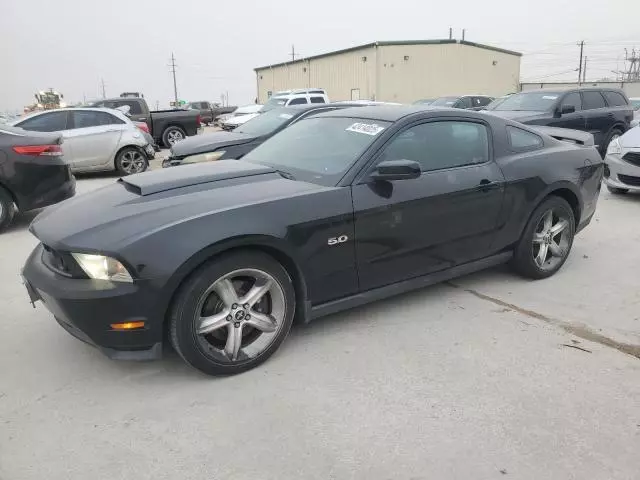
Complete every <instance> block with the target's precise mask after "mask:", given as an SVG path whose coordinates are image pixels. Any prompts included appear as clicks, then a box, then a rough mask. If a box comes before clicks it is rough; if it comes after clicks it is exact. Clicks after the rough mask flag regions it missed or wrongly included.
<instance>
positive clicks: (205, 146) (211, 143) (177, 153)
mask: <svg viewBox="0 0 640 480" xmlns="http://www.w3.org/2000/svg"><path fill="white" fill-rule="evenodd" d="M255 138H256V137H255V136H253V135H247V134H245V133H240V132H213V133H205V134H202V135H195V136H193V137H189V138H186V139H184V140H182V141H181V142H178V143H176V144H175V145H174V146H173V147H171V156H173V157H184V156H187V155H194V154H196V153H206V152H213V151H214V150H218V149H220V148H224V147H229V146H231V145H241V144H243V143H249V142H250V141H252V140H255Z"/></svg>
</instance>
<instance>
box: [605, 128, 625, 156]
mask: <svg viewBox="0 0 640 480" xmlns="http://www.w3.org/2000/svg"><path fill="white" fill-rule="evenodd" d="M623 133H624V132H623V131H622V130H620V129H619V128H617V127H616V128H614V129H612V130H611V132H609V136H608V137H607V140H606V141H605V142H604V145H602V151H601V152H600V153H601V154H602V158H604V157H605V156H606V154H607V149H608V148H609V144H610V143H611V141H612V140H613V139H614V138H615V137H620V136H622V134H623Z"/></svg>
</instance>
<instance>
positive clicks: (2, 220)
mask: <svg viewBox="0 0 640 480" xmlns="http://www.w3.org/2000/svg"><path fill="white" fill-rule="evenodd" d="M15 212H16V210H15V204H14V202H13V198H12V197H11V195H10V194H9V192H7V191H6V190H5V189H4V188H2V187H0V232H1V231H3V230H4V229H6V228H7V227H8V226H9V225H11V222H12V221H13V216H14V215H15Z"/></svg>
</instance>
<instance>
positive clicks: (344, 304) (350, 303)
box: [307, 252, 513, 320]
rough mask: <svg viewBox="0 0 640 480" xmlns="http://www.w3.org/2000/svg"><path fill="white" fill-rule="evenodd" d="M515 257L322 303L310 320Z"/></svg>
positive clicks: (493, 258)
mask: <svg viewBox="0 0 640 480" xmlns="http://www.w3.org/2000/svg"><path fill="white" fill-rule="evenodd" d="M511 257H513V252H504V253H499V254H497V255H493V256H491V257H487V258H483V259H482V260H476V261H475V262H470V263H465V264H464V265H458V266H457V267H453V268H450V269H447V270H442V271H440V272H435V273H430V274H429V275H423V276H421V277H417V278H412V279H410V280H403V281H402V282H398V283H394V284H391V285H386V286H384V287H379V288H375V289H373V290H369V291H366V292H362V293H357V294H355V295H351V296H349V297H345V298H341V299H339V300H332V301H331V302H327V303H322V304H320V305H316V306H313V307H311V312H310V315H309V316H308V317H307V318H309V319H312V320H313V319H316V318H320V317H324V316H325V315H332V314H334V313H338V312H341V311H343V310H348V309H350V308H355V307H360V306H362V305H365V304H368V303H371V302H375V301H377V300H382V299H384V298H389V297H392V296H394V295H400V294H402V293H406V292H410V291H411V290H416V289H418V288H423V287H427V286H429V285H433V284H436V283H440V282H445V281H447V280H451V279H452V278H456V277H461V276H463V275H468V274H470V273H474V272H477V271H479V270H484V269H486V268H489V267H493V266H496V265H500V264H502V263H506V262H508V261H509V260H510V259H511Z"/></svg>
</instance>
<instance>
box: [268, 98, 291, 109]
mask: <svg viewBox="0 0 640 480" xmlns="http://www.w3.org/2000/svg"><path fill="white" fill-rule="evenodd" d="M287 100H288V98H286V97H271V98H270V99H269V101H267V103H265V104H264V106H263V107H262V111H263V112H266V111H268V110H273V109H274V108H278V107H284V106H285V105H286V104H287Z"/></svg>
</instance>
